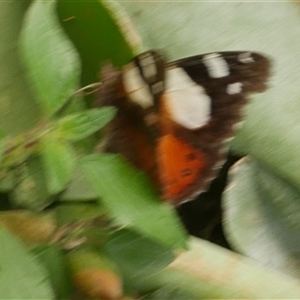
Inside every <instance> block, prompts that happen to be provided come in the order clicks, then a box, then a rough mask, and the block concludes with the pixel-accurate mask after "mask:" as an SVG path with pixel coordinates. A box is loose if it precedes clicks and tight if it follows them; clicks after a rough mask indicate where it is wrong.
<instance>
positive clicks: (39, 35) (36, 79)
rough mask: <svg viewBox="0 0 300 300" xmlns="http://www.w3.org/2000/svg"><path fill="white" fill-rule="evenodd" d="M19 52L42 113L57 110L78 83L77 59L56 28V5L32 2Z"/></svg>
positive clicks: (62, 34)
mask: <svg viewBox="0 0 300 300" xmlns="http://www.w3.org/2000/svg"><path fill="white" fill-rule="evenodd" d="M21 52H22V55H23V59H24V63H25V65H26V68H27V71H28V78H29V80H30V82H31V84H32V86H33V88H34V91H35V92H36V95H37V99H38V102H39V104H40V105H41V107H42V109H43V110H44V112H45V113H46V114H52V113H54V112H55V111H57V110H58V109H59V108H60V107H61V106H62V105H63V104H64V103H65V102H66V101H67V100H68V98H69V97H70V96H71V95H72V94H73V93H74V92H75V90H76V89H77V88H78V84H79V72H80V66H79V60H78V56H77V53H76V52H75V50H74V48H73V46H72V45H71V43H70V41H68V39H67V37H66V35H65V34H64V32H63V30H62V29H61V28H60V25H59V22H58V20H57V16H56V2H55V1H52V0H51V1H42V0H37V1H35V2H33V3H32V5H31V7H30V9H29V11H28V13H27V15H26V18H25V21H24V28H23V32H22V37H21Z"/></svg>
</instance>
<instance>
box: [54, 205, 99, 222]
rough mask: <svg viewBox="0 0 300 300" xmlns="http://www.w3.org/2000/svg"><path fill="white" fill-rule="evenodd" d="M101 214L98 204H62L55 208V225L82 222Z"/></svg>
mask: <svg viewBox="0 0 300 300" xmlns="http://www.w3.org/2000/svg"><path fill="white" fill-rule="evenodd" d="M102 213H103V208H101V206H100V205H99V204H98V203H95V202H89V203H84V202H83V203H77V202H75V203H72V202H71V203H64V202H63V203H62V204H60V205H58V206H57V207H56V208H55V214H56V219H57V223H58V224H59V225H60V226H62V225H65V224H70V223H75V222H82V221H86V220H91V219H93V218H96V217H99V216H100V215H101V214H102Z"/></svg>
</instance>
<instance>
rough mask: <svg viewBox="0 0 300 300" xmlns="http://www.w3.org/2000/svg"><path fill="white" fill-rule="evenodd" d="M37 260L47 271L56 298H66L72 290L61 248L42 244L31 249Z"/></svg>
mask: <svg viewBox="0 0 300 300" xmlns="http://www.w3.org/2000/svg"><path fill="white" fill-rule="evenodd" d="M32 253H33V254H35V256H36V258H37V259H38V261H39V262H40V263H41V264H42V265H43V266H44V268H45V269H46V270H47V271H48V274H49V278H50V281H51V284H52V288H53V290H54V291H55V298H56V299H68V298H69V297H70V293H71V290H72V284H71V278H70V274H68V271H67V266H66V262H65V258H64V253H63V250H61V249H60V248H58V247H56V246H54V245H51V246H48V245H43V246H39V247H36V248H34V249H33V250H32Z"/></svg>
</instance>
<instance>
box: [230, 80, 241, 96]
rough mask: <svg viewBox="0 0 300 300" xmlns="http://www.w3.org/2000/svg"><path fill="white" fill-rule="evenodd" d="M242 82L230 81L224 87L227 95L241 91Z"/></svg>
mask: <svg viewBox="0 0 300 300" xmlns="http://www.w3.org/2000/svg"><path fill="white" fill-rule="evenodd" d="M242 87H243V84H242V83H241V82H235V83H230V84H228V85H227V87H226V93H227V94H228V95H234V94H239V93H241V92H242Z"/></svg>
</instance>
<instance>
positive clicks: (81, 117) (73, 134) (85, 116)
mask: <svg viewBox="0 0 300 300" xmlns="http://www.w3.org/2000/svg"><path fill="white" fill-rule="evenodd" d="M115 111H116V110H115V109H114V108H113V107H103V108H94V109H90V110H87V111H84V112H81V113H76V114H72V115H68V116H66V117H64V118H63V119H61V120H60V121H59V125H58V126H59V129H58V130H59V131H60V132H61V134H62V136H63V137H65V138H66V139H68V140H71V141H79V140H82V139H84V138H86V137H88V136H89V135H91V134H93V133H94V132H96V131H97V130H99V129H100V128H102V127H103V126H105V125H106V124H107V123H108V122H109V121H110V120H111V119H112V118H113V116H114V115H115Z"/></svg>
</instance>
